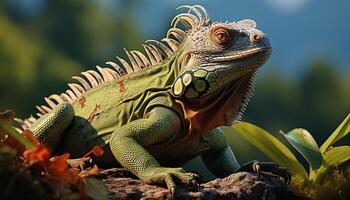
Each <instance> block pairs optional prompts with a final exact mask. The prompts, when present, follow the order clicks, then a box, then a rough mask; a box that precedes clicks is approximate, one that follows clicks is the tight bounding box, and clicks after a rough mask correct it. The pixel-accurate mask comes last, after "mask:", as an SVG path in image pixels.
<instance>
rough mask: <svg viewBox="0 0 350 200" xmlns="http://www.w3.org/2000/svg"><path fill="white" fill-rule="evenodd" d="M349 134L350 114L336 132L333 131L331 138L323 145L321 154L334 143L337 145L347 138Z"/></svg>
mask: <svg viewBox="0 0 350 200" xmlns="http://www.w3.org/2000/svg"><path fill="white" fill-rule="evenodd" d="M349 132H350V113H349V114H348V116H346V118H345V119H344V121H343V122H342V123H341V124H340V125H339V126H338V128H337V129H335V131H333V133H332V134H331V136H329V138H328V139H327V140H326V141H325V142H324V143H323V145H322V146H321V152H322V153H325V152H326V151H327V149H328V148H329V147H330V146H331V145H333V144H334V143H336V142H337V141H339V140H340V139H342V138H343V137H345V136H346V135H347V134H348V133H349Z"/></svg>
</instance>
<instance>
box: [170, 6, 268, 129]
mask: <svg viewBox="0 0 350 200" xmlns="http://www.w3.org/2000/svg"><path fill="white" fill-rule="evenodd" d="M182 7H186V8H189V12H188V13H182V14H179V15H178V16H176V17H175V18H174V20H173V23H175V24H176V23H178V22H181V23H182V24H183V25H184V26H186V27H187V28H188V31H187V33H186V37H185V38H184V40H183V42H182V44H181V49H182V54H183V57H182V63H181V71H180V73H179V75H178V77H177V78H176V80H175V82H174V83H173V85H172V89H171V90H172V94H173V95H174V96H175V97H176V98H178V99H179V101H182V102H183V103H184V104H186V105H187V107H186V109H187V110H191V111H188V113H191V114H188V115H191V116H190V117H192V118H193V117H194V116H195V115H198V116H199V113H200V112H201V111H202V112H204V111H205V112H208V113H206V114H207V115H208V114H209V115H212V116H213V117H214V118H215V119H216V120H218V122H216V123H213V125H212V126H213V127H210V128H215V127H216V126H219V125H228V124H232V123H233V122H235V121H237V119H239V117H240V115H241V113H242V112H243V110H244V109H245V106H246V104H247V103H248V101H249V99H250V97H251V96H252V93H253V91H252V90H253V82H254V78H255V74H256V72H257V70H258V68H259V67H261V66H262V65H263V64H264V63H265V62H266V61H267V60H268V58H269V57H270V54H271V46H270V43H269V40H268V38H267V36H266V34H265V33H263V32H262V31H261V30H259V29H257V28H256V23H255V21H253V20H250V19H245V20H241V21H238V22H225V23H221V22H211V20H210V18H209V16H208V14H207V12H206V11H205V9H204V8H203V7H201V6H199V5H195V6H182ZM191 11H192V12H193V13H194V14H195V15H193V14H191ZM199 11H202V12H203V13H201V12H199ZM202 14H204V17H203V15H202ZM200 115H203V113H201V114H200ZM208 123H210V122H208ZM211 123H212V122H211ZM201 124H203V120H202V121H201Z"/></svg>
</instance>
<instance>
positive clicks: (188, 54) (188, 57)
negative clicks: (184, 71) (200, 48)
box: [182, 53, 192, 68]
mask: <svg viewBox="0 0 350 200" xmlns="http://www.w3.org/2000/svg"><path fill="white" fill-rule="evenodd" d="M191 57H192V56H191V53H186V55H185V56H184V58H183V61H182V62H183V65H182V66H184V67H185V68H186V67H187V66H188V64H189V62H190V61H191Z"/></svg>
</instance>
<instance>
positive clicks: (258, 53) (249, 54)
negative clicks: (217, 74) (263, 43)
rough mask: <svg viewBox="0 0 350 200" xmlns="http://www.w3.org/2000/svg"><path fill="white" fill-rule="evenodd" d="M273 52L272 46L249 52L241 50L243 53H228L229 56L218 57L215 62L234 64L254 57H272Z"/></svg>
mask: <svg viewBox="0 0 350 200" xmlns="http://www.w3.org/2000/svg"><path fill="white" fill-rule="evenodd" d="M271 52H272V48H271V47H270V46H267V47H262V48H259V47H256V48H253V49H249V50H241V51H235V53H234V54H230V53H228V55H226V54H225V55H223V56H216V57H213V61H215V62H227V61H229V62H232V61H237V60H243V59H248V58H252V57H254V56H261V57H262V58H266V60H267V58H268V57H269V56H270V54H271Z"/></svg>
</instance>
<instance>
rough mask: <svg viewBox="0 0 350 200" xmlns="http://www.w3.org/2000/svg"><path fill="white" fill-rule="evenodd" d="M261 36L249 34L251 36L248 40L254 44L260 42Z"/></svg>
mask: <svg viewBox="0 0 350 200" xmlns="http://www.w3.org/2000/svg"><path fill="white" fill-rule="evenodd" d="M261 38H262V37H261V35H260V34H259V33H253V34H251V36H250V40H251V41H252V42H254V43H258V42H260V41H261Z"/></svg>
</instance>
